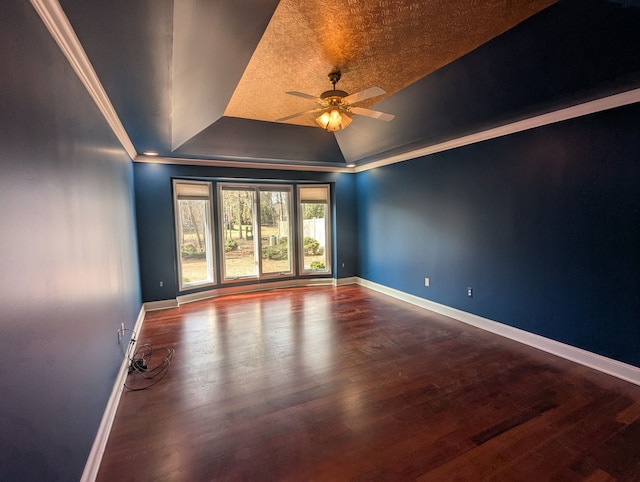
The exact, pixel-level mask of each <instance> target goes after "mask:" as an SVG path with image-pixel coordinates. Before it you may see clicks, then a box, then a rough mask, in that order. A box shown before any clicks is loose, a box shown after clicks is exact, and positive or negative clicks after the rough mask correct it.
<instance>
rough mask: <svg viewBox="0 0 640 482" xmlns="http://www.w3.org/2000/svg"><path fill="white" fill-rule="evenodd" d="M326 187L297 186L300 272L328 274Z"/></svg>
mask: <svg viewBox="0 0 640 482" xmlns="http://www.w3.org/2000/svg"><path fill="white" fill-rule="evenodd" d="M329 199H330V197H329V186H328V185H322V186H318V185H313V186H298V211H299V220H300V232H301V234H302V236H300V248H299V250H300V253H301V255H300V272H301V273H302V274H309V273H331V238H330V233H331V220H330V213H329V206H330V203H329Z"/></svg>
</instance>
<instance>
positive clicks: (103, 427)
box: [80, 305, 146, 482]
mask: <svg viewBox="0 0 640 482" xmlns="http://www.w3.org/2000/svg"><path fill="white" fill-rule="evenodd" d="M145 313H146V310H145V308H144V305H143V306H142V307H141V308H140V313H139V314H138V318H137V319H136V323H135V325H134V327H133V332H134V333H135V334H136V341H135V342H134V345H133V347H132V348H133V351H135V349H136V346H135V345H136V344H137V342H138V339H137V337H138V336H139V334H140V330H141V329H142V324H143V323H144V315H145ZM128 371H129V363H128V360H127V358H126V357H125V358H124V359H123V360H122V364H121V365H120V369H119V370H118V376H117V377H116V381H115V383H114V384H113V389H112V390H111V395H110V396H109V401H108V402H107V408H106V409H105V411H104V414H103V415H102V420H101V421H100V426H99V427H98V433H97V434H96V438H95V440H94V441H93V446H92V447H91V452H89V457H88V459H87V463H86V464H85V466H84V471H83V472H82V478H81V479H80V481H81V482H93V481H95V480H96V477H97V476H98V470H99V469H100V463H101V462H102V455H103V454H104V449H105V448H106V446H107V440H109V434H110V433H111V427H112V426H113V421H114V419H115V417H116V411H117V410H118V404H119V403H120V397H121V396H122V390H123V388H124V382H125V380H126V378H127V374H128Z"/></svg>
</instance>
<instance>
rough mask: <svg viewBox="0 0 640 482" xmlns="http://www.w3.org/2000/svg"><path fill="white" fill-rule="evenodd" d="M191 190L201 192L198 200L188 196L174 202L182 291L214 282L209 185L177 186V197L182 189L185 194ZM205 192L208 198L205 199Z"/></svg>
mask: <svg viewBox="0 0 640 482" xmlns="http://www.w3.org/2000/svg"><path fill="white" fill-rule="evenodd" d="M190 187H194V188H196V189H197V190H199V191H200V192H199V198H198V199H189V197H188V196H180V199H178V200H177V201H176V208H177V209H176V213H177V217H178V219H177V222H176V225H177V232H178V240H177V241H178V249H179V253H180V256H179V260H180V267H179V268H180V288H181V289H183V288H189V287H191V286H195V285H201V284H208V283H213V281H214V279H213V249H212V243H211V205H210V201H209V198H208V192H209V188H210V186H209V185H208V184H194V185H188V184H176V186H175V192H176V196H178V195H179V192H180V191H181V188H182V191H185V190H188V189H189V188H190ZM203 189H204V191H203ZM205 193H207V196H204V194H205ZM203 198H204V199H203Z"/></svg>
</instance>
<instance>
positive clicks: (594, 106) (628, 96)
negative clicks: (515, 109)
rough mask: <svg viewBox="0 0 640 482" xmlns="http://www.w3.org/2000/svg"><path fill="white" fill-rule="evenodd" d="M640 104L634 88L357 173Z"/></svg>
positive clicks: (395, 158)
mask: <svg viewBox="0 0 640 482" xmlns="http://www.w3.org/2000/svg"><path fill="white" fill-rule="evenodd" d="M637 102H640V89H633V90H629V91H626V92H622V93H619V94H614V95H610V96H607V97H602V98H600V99H596V100H592V101H589V102H584V103H581V104H577V105H573V106H571V107H566V108H564V109H559V110H555V111H552V112H547V113H546V114H541V115H537V116H534V117H529V118H527V119H523V120H520V121H517V122H511V123H509V124H504V125H501V126H499V127H494V128H492V129H488V130H483V131H480V132H476V133H474V134H469V135H468V136H462V137H457V138H455V139H450V140H448V141H445V142H440V143H438V144H432V145H430V146H426V147H421V148H419V149H414V150H411V151H409V152H405V153H402V154H398V155H395V156H390V157H385V158H383V159H380V160H378V161H374V162H371V163H368V164H364V165H362V166H357V167H356V168H355V169H354V170H355V172H363V171H369V170H371V169H376V168H378V167H383V166H388V165H390V164H397V163H399V162H403V161H408V160H411V159H417V158H419V157H424V156H428V155H431V154H436V153H438V152H444V151H448V150H451V149H455V148H457V147H463V146H468V145H470V144H475V143H477V142H482V141H487V140H489V139H495V138H497V137H502V136H508V135H510V134H515V133H517V132H523V131H526V130H529V129H535V128H537V127H542V126H546V125H549V124H555V123H556V122H562V121H565V120H569V119H575V118H577V117H583V116H586V115H590V114H595V113H597V112H602V111H606V110H609V109H615V108H617V107H622V106H625V105H630V104H635V103H637Z"/></svg>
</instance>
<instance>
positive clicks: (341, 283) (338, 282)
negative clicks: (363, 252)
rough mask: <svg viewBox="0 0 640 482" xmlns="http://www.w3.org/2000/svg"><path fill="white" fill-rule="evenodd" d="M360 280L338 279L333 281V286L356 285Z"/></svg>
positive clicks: (351, 278)
mask: <svg viewBox="0 0 640 482" xmlns="http://www.w3.org/2000/svg"><path fill="white" fill-rule="evenodd" d="M359 280H360V278H358V277H357V276H351V277H350V278H338V279H336V280H335V283H334V285H335V286H345V285H355V284H358V282H359Z"/></svg>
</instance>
